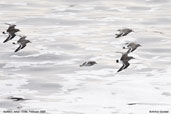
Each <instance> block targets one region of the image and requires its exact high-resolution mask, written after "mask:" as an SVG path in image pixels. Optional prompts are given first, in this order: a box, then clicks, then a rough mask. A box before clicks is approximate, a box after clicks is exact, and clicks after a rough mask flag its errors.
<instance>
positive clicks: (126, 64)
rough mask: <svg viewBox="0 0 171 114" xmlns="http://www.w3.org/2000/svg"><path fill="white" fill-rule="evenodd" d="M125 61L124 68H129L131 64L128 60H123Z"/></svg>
mask: <svg viewBox="0 0 171 114" xmlns="http://www.w3.org/2000/svg"><path fill="white" fill-rule="evenodd" d="M123 63H124V65H125V67H124V69H126V68H128V66H129V65H130V64H129V63H128V61H123Z"/></svg>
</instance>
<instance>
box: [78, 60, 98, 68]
mask: <svg viewBox="0 0 171 114" xmlns="http://www.w3.org/2000/svg"><path fill="white" fill-rule="evenodd" d="M95 64H97V63H96V62H95V61H88V62H84V63H83V64H82V65H80V67H83V66H93V65H95Z"/></svg>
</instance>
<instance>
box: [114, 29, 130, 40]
mask: <svg viewBox="0 0 171 114" xmlns="http://www.w3.org/2000/svg"><path fill="white" fill-rule="evenodd" d="M118 31H119V33H118V34H115V35H116V37H115V38H119V37H123V36H126V35H127V34H129V33H131V32H133V30H132V29H128V28H125V29H119V30H118Z"/></svg>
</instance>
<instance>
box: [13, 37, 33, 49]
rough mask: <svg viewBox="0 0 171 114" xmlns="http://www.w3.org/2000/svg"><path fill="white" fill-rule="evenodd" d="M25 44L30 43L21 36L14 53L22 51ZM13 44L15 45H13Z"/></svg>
mask: <svg viewBox="0 0 171 114" xmlns="http://www.w3.org/2000/svg"><path fill="white" fill-rule="evenodd" d="M27 43H31V42H30V40H26V36H22V37H21V38H20V39H19V40H18V41H17V44H19V47H18V48H17V49H16V50H15V51H14V52H18V51H19V50H21V49H23V48H24V47H26V45H27ZM13 44H15V43H13Z"/></svg>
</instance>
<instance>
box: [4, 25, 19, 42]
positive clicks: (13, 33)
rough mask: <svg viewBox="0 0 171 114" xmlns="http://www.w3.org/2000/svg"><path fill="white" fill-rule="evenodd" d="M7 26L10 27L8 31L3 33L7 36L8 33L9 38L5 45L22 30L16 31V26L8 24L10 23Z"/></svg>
mask: <svg viewBox="0 0 171 114" xmlns="http://www.w3.org/2000/svg"><path fill="white" fill-rule="evenodd" d="M5 24H7V25H9V27H8V29H7V30H6V32H2V33H3V34H7V33H8V37H7V38H6V39H5V40H4V42H3V43H5V42H7V41H9V40H12V39H13V38H14V37H15V36H16V34H15V33H17V32H19V31H20V30H19V29H16V28H15V26H16V25H14V24H8V23H5Z"/></svg>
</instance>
